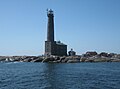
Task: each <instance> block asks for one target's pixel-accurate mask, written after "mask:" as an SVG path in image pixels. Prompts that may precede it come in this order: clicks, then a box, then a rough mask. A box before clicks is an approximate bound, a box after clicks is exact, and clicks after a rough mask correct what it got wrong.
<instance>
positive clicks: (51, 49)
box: [45, 9, 67, 56]
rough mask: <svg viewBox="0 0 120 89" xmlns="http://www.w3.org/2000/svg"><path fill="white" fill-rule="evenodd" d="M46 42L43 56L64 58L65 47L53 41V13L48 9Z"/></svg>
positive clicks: (65, 53)
mask: <svg viewBox="0 0 120 89" xmlns="http://www.w3.org/2000/svg"><path fill="white" fill-rule="evenodd" d="M47 17H48V24H47V41H45V55H56V56H66V55H67V45H65V44H63V43H61V42H60V41H58V42H57V41H54V13H53V11H52V10H51V9H50V10H48V11H47Z"/></svg>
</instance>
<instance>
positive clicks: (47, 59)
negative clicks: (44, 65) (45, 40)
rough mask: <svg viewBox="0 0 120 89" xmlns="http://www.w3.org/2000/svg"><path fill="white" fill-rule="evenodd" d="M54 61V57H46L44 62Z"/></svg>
mask: <svg viewBox="0 0 120 89" xmlns="http://www.w3.org/2000/svg"><path fill="white" fill-rule="evenodd" d="M54 60H55V58H53V57H46V58H45V59H43V60H42V62H51V61H54Z"/></svg>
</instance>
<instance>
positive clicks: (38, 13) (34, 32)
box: [0, 0, 120, 55]
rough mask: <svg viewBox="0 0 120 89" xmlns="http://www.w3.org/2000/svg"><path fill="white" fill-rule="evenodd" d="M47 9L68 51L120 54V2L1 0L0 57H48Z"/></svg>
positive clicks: (109, 0)
mask: <svg viewBox="0 0 120 89" xmlns="http://www.w3.org/2000/svg"><path fill="white" fill-rule="evenodd" d="M47 8H51V9H53V11H54V16H55V17H54V18H55V40H60V41H61V42H63V43H65V44H67V45H68V50H70V49H71V48H73V49H74V50H75V51H76V52H77V54H82V53H85V52H86V51H97V52H98V53H99V52H110V53H113V52H114V53H120V0H0V55H41V54H44V41H45V40H46V35H47V34H46V32H47V12H46V9H47Z"/></svg>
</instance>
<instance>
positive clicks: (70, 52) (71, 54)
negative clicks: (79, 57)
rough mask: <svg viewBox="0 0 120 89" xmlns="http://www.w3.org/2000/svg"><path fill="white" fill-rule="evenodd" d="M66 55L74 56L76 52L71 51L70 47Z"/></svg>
mask: <svg viewBox="0 0 120 89" xmlns="http://www.w3.org/2000/svg"><path fill="white" fill-rule="evenodd" d="M68 55H69V56H75V55H76V52H75V51H73V49H71V50H70V51H69V52H68Z"/></svg>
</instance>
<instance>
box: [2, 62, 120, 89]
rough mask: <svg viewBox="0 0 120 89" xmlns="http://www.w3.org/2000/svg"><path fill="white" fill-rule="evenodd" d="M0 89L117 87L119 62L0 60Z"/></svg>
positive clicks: (100, 88) (107, 88) (119, 81)
mask: <svg viewBox="0 0 120 89" xmlns="http://www.w3.org/2000/svg"><path fill="white" fill-rule="evenodd" d="M0 89H120V63H115V62H114V63H27V62H25V63H24V62H23V63H21V62H8V63H0Z"/></svg>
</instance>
